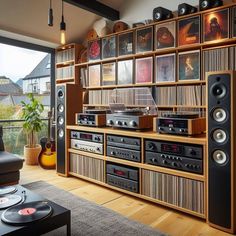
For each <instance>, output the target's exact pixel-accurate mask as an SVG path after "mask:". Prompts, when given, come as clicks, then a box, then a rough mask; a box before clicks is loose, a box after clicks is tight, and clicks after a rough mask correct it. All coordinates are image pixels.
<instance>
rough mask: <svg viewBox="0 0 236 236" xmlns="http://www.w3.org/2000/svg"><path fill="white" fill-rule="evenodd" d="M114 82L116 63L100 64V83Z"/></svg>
mask: <svg viewBox="0 0 236 236" xmlns="http://www.w3.org/2000/svg"><path fill="white" fill-rule="evenodd" d="M114 84H116V63H115V62H111V63H106V64H103V65H102V85H114Z"/></svg>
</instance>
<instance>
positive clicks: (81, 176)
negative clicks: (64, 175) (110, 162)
mask: <svg viewBox="0 0 236 236" xmlns="http://www.w3.org/2000/svg"><path fill="white" fill-rule="evenodd" d="M69 175H72V176H74V177H78V178H81V179H84V180H87V181H90V182H93V183H96V184H99V185H103V186H104V185H106V184H105V183H104V182H102V181H99V180H96V179H92V178H89V177H87V176H83V175H79V174H76V173H74V172H69Z"/></svg>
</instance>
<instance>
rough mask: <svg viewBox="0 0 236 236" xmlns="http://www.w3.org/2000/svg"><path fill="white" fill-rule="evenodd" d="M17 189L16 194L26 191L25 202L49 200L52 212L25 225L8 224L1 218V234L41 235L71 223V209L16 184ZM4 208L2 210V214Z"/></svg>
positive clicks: (0, 213) (0, 211)
mask: <svg viewBox="0 0 236 236" xmlns="http://www.w3.org/2000/svg"><path fill="white" fill-rule="evenodd" d="M16 188H17V191H16V192H15V193H14V194H18V195H21V196H22V195H23V194H22V191H25V192H26V199H25V202H24V203H27V202H32V201H47V202H48V204H49V205H50V206H51V207H52V208H53V212H52V214H51V215H50V216H49V217H47V218H45V219H43V220H39V221H36V222H33V223H30V224H27V225H24V226H12V225H9V224H6V223H4V222H2V221H1V220H0V235H19V233H20V234H23V233H24V235H41V234H43V233H47V232H49V231H51V230H53V229H56V228H59V227H61V226H64V225H66V224H70V215H71V214H70V210H68V209H66V208H64V207H62V206H60V205H58V204H56V203H54V202H52V201H49V200H47V199H45V198H43V197H42V196H40V195H38V194H36V193H34V192H32V191H30V190H28V189H26V188H24V187H22V186H20V185H16ZM3 211H4V210H0V216H1V215H2V213H3Z"/></svg>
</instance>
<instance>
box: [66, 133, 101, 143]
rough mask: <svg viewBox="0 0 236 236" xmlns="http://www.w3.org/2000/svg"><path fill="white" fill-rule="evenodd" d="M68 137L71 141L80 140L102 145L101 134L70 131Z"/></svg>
mask: <svg viewBox="0 0 236 236" xmlns="http://www.w3.org/2000/svg"><path fill="white" fill-rule="evenodd" d="M70 137H71V138H72V139H80V140H85V141H91V142H96V143H103V134H96V133H90V132H80V131H71V133H70Z"/></svg>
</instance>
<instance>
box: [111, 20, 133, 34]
mask: <svg viewBox="0 0 236 236" xmlns="http://www.w3.org/2000/svg"><path fill="white" fill-rule="evenodd" d="M128 28H129V26H128V24H126V23H125V22H123V21H118V22H116V23H115V24H114V26H113V32H114V33H118V32H121V31H124V30H127V29H128Z"/></svg>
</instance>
